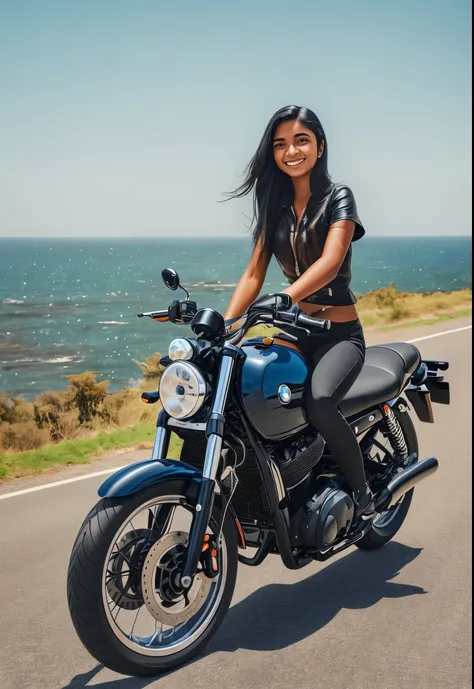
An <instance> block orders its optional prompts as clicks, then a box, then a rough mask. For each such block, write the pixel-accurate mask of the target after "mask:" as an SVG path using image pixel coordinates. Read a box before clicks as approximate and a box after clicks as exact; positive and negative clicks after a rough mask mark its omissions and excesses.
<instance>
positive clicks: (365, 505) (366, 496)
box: [353, 486, 375, 521]
mask: <svg viewBox="0 0 474 689" xmlns="http://www.w3.org/2000/svg"><path fill="white" fill-rule="evenodd" d="M353 497H354V504H355V514H354V519H355V521H359V520H360V519H362V520H364V521H366V520H368V519H372V517H373V516H374V515H375V504H374V495H373V493H372V491H371V490H370V488H369V487H368V486H367V487H366V490H365V493H362V494H361V493H360V492H359V493H354V495H353Z"/></svg>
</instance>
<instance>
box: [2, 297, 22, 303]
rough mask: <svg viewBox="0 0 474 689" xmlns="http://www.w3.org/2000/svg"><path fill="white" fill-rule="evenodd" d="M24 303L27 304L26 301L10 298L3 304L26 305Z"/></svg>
mask: <svg viewBox="0 0 474 689" xmlns="http://www.w3.org/2000/svg"><path fill="white" fill-rule="evenodd" d="M24 303H25V300H24V299H11V298H10V297H7V298H6V299H4V300H3V302H2V304H24Z"/></svg>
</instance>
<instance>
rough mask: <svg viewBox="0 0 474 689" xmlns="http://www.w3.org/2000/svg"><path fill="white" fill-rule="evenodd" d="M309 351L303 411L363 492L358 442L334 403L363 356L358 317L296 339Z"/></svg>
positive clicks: (350, 481)
mask: <svg viewBox="0 0 474 689" xmlns="http://www.w3.org/2000/svg"><path fill="white" fill-rule="evenodd" d="M300 346H302V347H303V349H305V350H306V351H309V352H311V354H312V359H313V364H314V367H315V368H314V372H313V376H312V379H311V396H310V398H309V399H308V402H307V412H308V416H309V419H310V421H311V423H312V424H313V425H314V426H315V427H316V428H317V429H318V431H319V432H320V433H321V435H322V436H323V438H324V440H325V441H326V443H327V445H328V447H329V449H330V451H331V454H332V456H333V457H334V459H335V461H336V462H337V463H338V464H339V467H340V469H341V471H342V473H343V474H344V477H345V479H346V481H347V482H348V484H349V486H350V487H351V489H352V490H353V491H354V492H359V491H360V492H361V493H365V489H366V479H365V471H364V463H363V459H362V454H361V451H360V447H359V443H358V441H357V438H356V437H355V435H354V433H353V431H352V429H351V427H350V426H349V424H348V423H347V421H346V419H345V418H344V416H343V415H342V414H341V412H340V411H339V407H338V404H339V402H340V401H341V400H342V398H343V397H344V395H346V394H347V392H348V391H349V389H350V388H351V387H352V385H353V384H354V382H355V380H356V378H357V376H358V375H359V373H360V372H361V370H362V366H363V364H364V359H365V340H364V333H363V330H362V326H361V324H360V321H359V319H357V320H354V321H349V322H347V323H333V324H332V326H331V330H329V331H321V334H320V335H319V334H318V335H316V336H310V337H309V338H307V339H305V341H304V342H301V343H300Z"/></svg>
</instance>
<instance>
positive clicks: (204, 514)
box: [152, 344, 245, 588]
mask: <svg viewBox="0 0 474 689" xmlns="http://www.w3.org/2000/svg"><path fill="white" fill-rule="evenodd" d="M244 356H245V355H244V354H243V352H242V350H240V349H238V348H237V347H234V345H230V344H227V345H225V347H224V348H223V350H222V359H221V365H220V370H219V376H218V379H217V386H216V392H215V395H214V403H213V405H212V411H211V414H210V416H209V419H208V421H207V425H206V437H207V447H206V456H205V458H204V467H203V472H202V474H203V479H202V481H201V485H200V488H199V494H198V499H197V504H196V510H195V512H194V515H193V520H192V523H191V529H190V535H189V543H188V548H187V553H186V560H185V563H184V567H183V571H182V574H181V584H182V585H183V586H184V587H185V588H189V587H190V586H191V584H192V577H193V576H194V574H195V573H196V570H197V566H198V564H199V559H200V557H201V552H202V547H203V543H204V537H205V535H206V531H207V527H208V525H209V521H210V518H211V514H212V508H213V506H214V495H215V492H216V475H217V470H218V467H219V462H220V458H221V452H222V442H223V438H224V427H225V416H224V411H225V407H226V404H227V399H228V396H229V390H230V384H231V380H232V373H233V371H234V366H235V362H236V361H239V360H241V359H242V358H243V357H244ZM161 413H163V412H161ZM167 418H168V416H167V415H166V419H167ZM166 419H165V418H164V417H162V420H161V421H160V417H159V418H158V423H157V426H158V428H157V433H156V439H155V444H154V447H153V454H152V459H161V458H162V457H165V456H166V453H167V451H168V445H169V436H170V431H169V430H168V429H167V428H166Z"/></svg>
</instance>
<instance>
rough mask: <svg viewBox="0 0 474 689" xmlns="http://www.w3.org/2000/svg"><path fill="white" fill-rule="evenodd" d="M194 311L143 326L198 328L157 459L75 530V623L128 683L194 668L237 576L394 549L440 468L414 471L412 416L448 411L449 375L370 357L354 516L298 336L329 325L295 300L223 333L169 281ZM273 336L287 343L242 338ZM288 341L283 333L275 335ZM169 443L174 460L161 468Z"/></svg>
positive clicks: (362, 387) (265, 300)
mask: <svg viewBox="0 0 474 689" xmlns="http://www.w3.org/2000/svg"><path fill="white" fill-rule="evenodd" d="M162 277H163V280H164V282H165V284H166V285H167V287H169V288H170V289H171V290H177V289H178V288H180V289H182V290H184V292H185V293H186V298H185V299H182V300H175V301H173V302H172V304H171V305H170V306H169V308H168V309H166V310H162V311H152V312H148V313H142V314H138V315H139V317H149V318H151V319H153V320H155V321H157V322H165V321H171V322H173V323H178V324H188V325H190V327H191V330H192V332H193V334H194V335H195V337H181V338H176V339H174V340H173V341H172V342H171V344H170V346H169V352H168V356H166V357H163V359H162V360H161V363H162V364H163V365H164V370H163V373H162V375H161V379H160V384H159V390H158V391H152V392H144V393H142V400H143V402H144V403H146V404H155V403H157V402H158V401H160V403H161V407H162V408H161V410H160V411H159V413H158V415H157V422H156V438H155V442H154V447H153V451H152V454H151V459H149V460H147V461H143V462H138V463H135V464H131V465H129V466H126V467H124V468H122V469H120V470H119V471H117V472H116V473H114V474H113V475H112V476H110V477H109V478H107V479H106V480H105V481H104V483H103V484H102V485H101V486H100V488H99V491H98V492H99V496H100V498H101V499H100V501H99V502H98V503H97V504H96V505H95V506H94V507H93V509H92V510H91V511H90V512H89V514H88V515H87V517H86V518H85V520H84V522H83V524H82V526H81V527H80V529H79V533H78V535H77V538H76V541H75V543H74V546H73V549H72V553H71V557H70V562H69V569H68V579H67V591H68V603H69V610H70V614H71V618H72V621H73V624H74V626H75V629H76V632H77V634H78V636H79V638H80V640H81V641H82V643H83V644H84V646H85V648H86V649H87V650H88V651H89V652H90V653H91V654H92V655H93V656H94V657H95V658H96V659H97V660H98V661H99V662H100V663H102V664H103V665H105V666H107V667H108V668H110V669H112V670H114V671H116V672H119V673H122V674H125V675H133V676H137V677H138V676H146V675H155V674H160V673H162V672H166V671H169V670H170V669H172V668H175V667H177V666H179V665H181V664H183V663H185V662H187V661H189V660H190V659H191V658H193V657H194V656H196V655H197V654H198V653H199V652H200V651H201V650H202V649H203V647H204V646H205V644H207V643H208V642H209V640H210V639H211V638H212V636H213V635H214V634H215V633H216V632H217V630H218V628H219V626H220V624H221V623H222V621H223V619H224V617H225V615H226V613H227V610H228V608H229V606H230V603H231V599H232V595H233V591H234V586H235V582H236V576H237V567H238V563H241V564H243V565H247V566H250V567H255V566H257V565H260V564H261V563H262V562H263V561H264V560H265V558H266V557H267V556H268V555H270V554H274V555H278V556H279V557H280V558H281V560H282V561H283V563H284V564H285V565H286V567H288V568H289V569H297V568H301V567H304V566H305V565H308V564H310V563H311V562H313V561H315V560H317V561H325V560H328V559H329V558H331V557H333V556H334V555H336V554H338V553H340V552H341V551H343V550H345V549H346V548H349V547H351V546H353V545H355V546H357V547H358V548H361V549H365V550H372V549H376V548H380V547H381V546H383V545H384V544H385V543H387V542H388V541H390V540H391V539H392V538H393V537H394V536H395V534H396V533H397V532H398V530H399V529H400V527H401V526H402V524H403V522H404V521H405V519H406V516H407V514H408V510H409V508H410V504H411V502H412V498H413V493H414V487H415V486H416V484H418V483H419V482H420V481H422V480H424V479H425V478H426V477H428V476H429V475H430V474H432V473H433V472H435V471H436V470H437V468H438V460H437V459H436V458H435V457H428V458H426V459H424V460H423V461H420V460H419V456H418V442H417V436H416V432H415V427H414V425H413V422H412V419H411V417H410V411H411V408H413V410H414V411H415V413H416V414H417V416H418V418H419V419H420V420H421V421H423V422H428V423H433V408H432V403H433V402H435V403H440V404H449V401H450V393H449V383H448V382H446V381H445V380H444V376H443V372H444V371H446V370H447V369H448V367H449V364H448V362H446V361H431V360H422V358H421V355H420V352H419V351H418V349H417V348H416V347H415V346H414V345H412V344H408V343H404V342H399V343H394V344H384V345H381V346H373V347H368V348H367V351H366V360H365V365H364V367H363V370H362V372H361V373H360V375H359V377H358V378H357V380H356V382H355V383H354V385H353V386H352V388H351V389H350V390H349V392H348V393H347V395H346V397H345V398H344V399H343V400H342V402H341V404H340V409H341V411H342V413H343V414H344V415H345V416H346V418H347V419H348V421H349V423H350V425H351V427H352V429H353V431H354V434H355V435H356V437H357V439H358V441H359V444H360V448H361V452H362V455H363V457H364V464H365V471H366V475H367V480H368V482H369V484H370V487H371V489H372V491H373V493H374V496H375V507H376V514H375V515H374V516H373V517H372V518H371V519H370V520H369V521H364V520H358V519H356V518H355V509H354V503H353V500H352V493H351V491H350V489H349V487H348V485H347V484H346V482H345V480H344V477H343V476H342V474H341V472H340V470H339V469H338V466H337V464H336V463H335V461H334V460H333V458H332V457H331V453H330V450H329V448H328V447H327V446H326V444H325V442H324V439H323V438H322V436H321V434H320V433H319V432H318V430H317V429H315V428H314V427H312V426H311V425H310V423H309V421H308V418H307V415H306V411H305V396H306V394H307V388H308V384H309V381H310V379H311V374H312V368H311V363H310V361H309V360H308V359H307V358H306V357H305V355H304V353H303V352H301V351H300V350H299V349H298V336H301V335H308V334H309V333H311V332H315V331H317V330H318V329H321V328H330V325H331V324H330V322H329V321H325V320H321V319H317V318H313V317H311V316H308V315H307V314H305V313H304V312H303V311H301V310H299V309H298V308H297V307H295V306H292V304H291V299H290V298H289V297H288V295H285V294H273V295H265V296H263V297H260V298H259V299H257V300H256V301H255V302H254V303H253V304H251V306H250V307H249V309H248V310H247V312H246V313H245V314H244V315H243V316H241V317H239V318H238V319H232V321H230V322H225V321H224V318H223V316H222V315H221V314H220V313H218V312H217V311H216V310H213V309H210V308H199V309H198V307H197V304H196V302H194V301H192V300H191V298H190V296H189V293H188V292H187V291H186V290H185V288H184V287H182V286H181V284H180V280H179V276H178V274H177V273H176V272H175V271H174V270H171V269H166V270H164V271H163V272H162ZM259 324H265V325H268V326H271V327H272V328H273V329H275V328H276V329H278V331H279V333H280V335H281V333H282V332H283V333H285V334H286V338H285V340H283V339H281V338H279V337H278V332H277V334H273V333H274V332H275V331H274V330H269V331H268V332H269V333H271V334H269V335H264V336H263V337H262V336H260V337H251V338H250V339H245V335H246V333H247V331H248V330H249V329H250V328H252V327H253V326H256V325H259ZM281 337H283V335H282V336H281ZM171 433H174V434H176V435H177V436H178V437H179V438H180V439H181V441H182V448H181V456H180V460H179V461H176V460H172V459H167V454H168V450H169V443H170V436H171Z"/></svg>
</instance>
